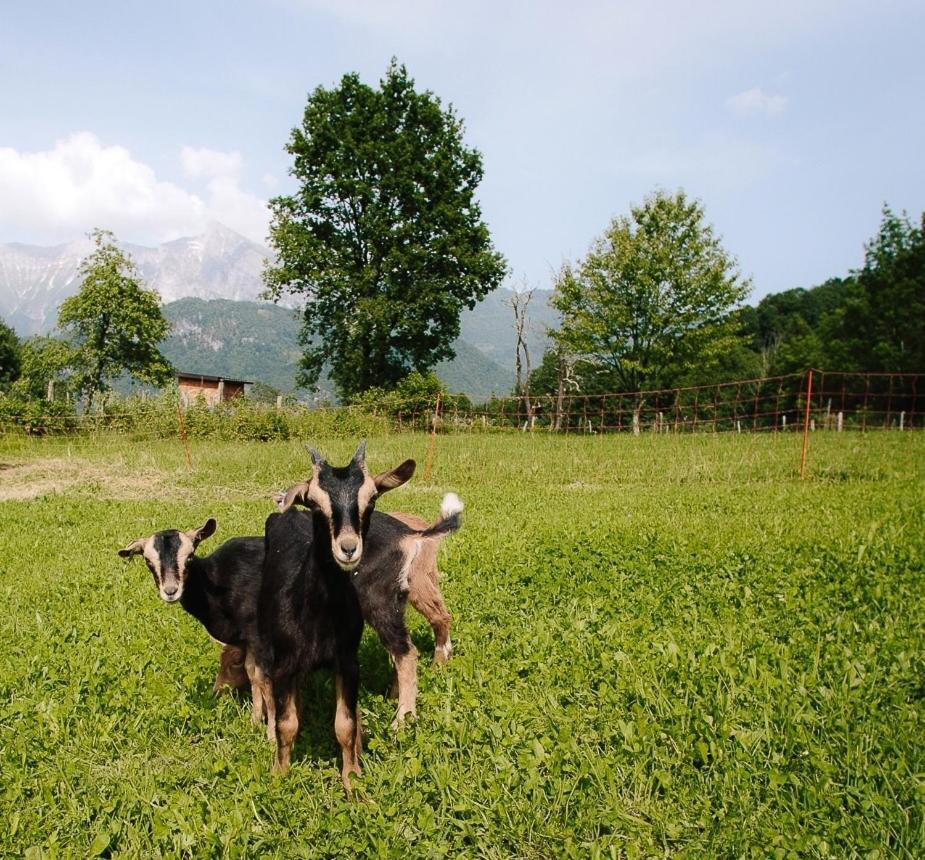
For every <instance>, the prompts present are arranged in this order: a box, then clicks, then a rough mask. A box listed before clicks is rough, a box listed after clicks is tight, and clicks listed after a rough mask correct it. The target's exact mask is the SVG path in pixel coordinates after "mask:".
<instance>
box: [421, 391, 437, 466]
mask: <svg viewBox="0 0 925 860" xmlns="http://www.w3.org/2000/svg"><path fill="white" fill-rule="evenodd" d="M440 397H441V392H439V391H438V392H437V402H436V404H435V405H434V414H433V417H432V418H431V424H430V445H428V446H427V460H426V462H425V463H424V480H425V481H429V480H430V473H431V469H432V468H433V465H434V450H435V449H436V447H437V420H438V418H439V416H440Z"/></svg>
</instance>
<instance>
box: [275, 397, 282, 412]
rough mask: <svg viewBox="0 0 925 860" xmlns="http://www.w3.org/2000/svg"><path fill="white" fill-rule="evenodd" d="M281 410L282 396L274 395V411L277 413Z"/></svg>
mask: <svg viewBox="0 0 925 860" xmlns="http://www.w3.org/2000/svg"><path fill="white" fill-rule="evenodd" d="M282 408H283V395H282V394H277V395H276V411H277V412H279V411H280V410H281V409H282Z"/></svg>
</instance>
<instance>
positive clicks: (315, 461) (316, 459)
mask: <svg viewBox="0 0 925 860" xmlns="http://www.w3.org/2000/svg"><path fill="white" fill-rule="evenodd" d="M305 450H306V451H308V454H309V456H310V457H311V458H312V465H313V466H320V465H321V464H322V463H323V462H324V457H322V456H321V454H319V453H318V452H317V451H316V450H315V449H314V448H312V446H311V445H306V446H305Z"/></svg>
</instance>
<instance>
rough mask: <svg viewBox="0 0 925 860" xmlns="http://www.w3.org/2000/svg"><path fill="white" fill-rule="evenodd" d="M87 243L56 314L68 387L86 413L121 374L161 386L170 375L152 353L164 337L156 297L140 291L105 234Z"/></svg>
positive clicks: (164, 326) (100, 232)
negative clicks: (70, 374)
mask: <svg viewBox="0 0 925 860" xmlns="http://www.w3.org/2000/svg"><path fill="white" fill-rule="evenodd" d="M90 238H91V239H92V240H93V242H94V245H95V246H96V247H95V248H94V250H93V251H92V252H91V254H90V255H89V256H88V257H87V258H86V259H85V260H84V261H83V262H82V263H81V266H80V275H81V277H82V278H83V283H82V284H81V287H80V291H79V292H78V293H77V294H76V295H74V296H71V297H70V298H68V299H65V300H64V302H62V304H61V307H60V309H59V310H58V326H59V327H60V328H61V329H62V330H63V331H64V332H65V333H66V334H68V335H69V336H70V338H71V340H72V343H73V346H74V349H73V354H72V364H73V367H74V381H75V383H76V386H77V389H78V390H79V391H80V392H82V393H83V394H85V395H86V397H87V401H88V408H89V407H90V406H91V405H92V403H93V399H94V397H95V396H96V395H98V394H100V393H101V392H105V391H108V390H109V387H110V382H111V380H112V379H113V378H115V377H117V376H119V375H121V374H122V373H128V374H130V375H131V376H133V377H134V378H135V379H138V380H140V381H141V382H149V383H151V384H154V385H162V384H164V383H166V382H167V381H169V379H170V376H171V372H172V371H171V367H170V363H169V362H168V361H167V359H166V358H164V356H163V355H161V354H160V352H158V349H157V345H158V343H160V342H161V341H162V340H164V338H166V337H167V334H168V332H169V331H170V324H169V323H168V322H167V320H165V319H164V316H163V314H162V313H161V308H160V298H159V296H158V294H157V293H156V292H154V291H152V290H146V289H144V288H143V286H142V283H141V277H140V275H139V274H138V270H137V269H136V268H135V264H134V263H133V262H132V260H131V258H130V257H129V256H128V255H127V254H126V253H125V252H123V251H122V250H120V249H119V248H118V247H117V245H116V243H115V236H113V234H112V233H111V232H109V231H108V230H98V229H97V230H94V231H93V232H92V233H91V234H90Z"/></svg>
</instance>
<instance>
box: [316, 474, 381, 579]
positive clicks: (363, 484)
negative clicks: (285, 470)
mask: <svg viewBox="0 0 925 860" xmlns="http://www.w3.org/2000/svg"><path fill="white" fill-rule="evenodd" d="M378 492H379V491H378V488H377V487H376V482H375V481H374V480H373V479H372V477H371V476H370V474H369V472H368V471H367V470H366V465H365V463H364V464H362V465H359V464H357V463H356V462H352V463H350V464H349V465H347V466H344V467H341V468H333V467H331V466H328V465H327V464H321V465H318V464H316V465H315V468H314V472H313V475H312V479H311V481H310V482H309V486H308V498H309V502H310V503H311V506H312V507H313V508H315V509H316V510H317V511H319V512H320V513H322V514H323V515H324V517H325V519H326V520H327V524H328V531H329V532H330V535H331V554H332V555H333V556H334V561H336V562H337V565H338V567H340V569H341V570H344V571H346V572H348V573H349V572H351V571H353V570H356V568H357V565H358V564H359V563H360V559H361V558H362V557H363V534H364V533H365V532H366V528H367V526H368V524H369V516H370V514H372V511H373V507H374V504H375V500H376V497H377V495H378Z"/></svg>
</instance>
